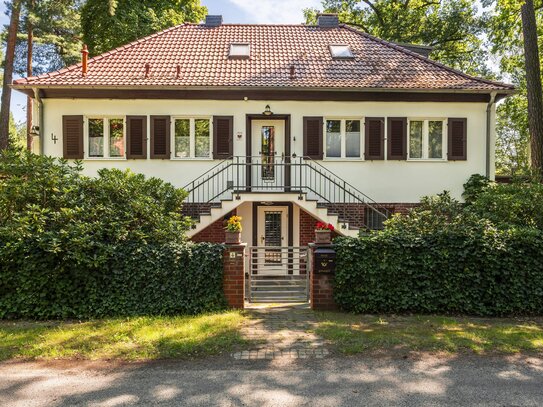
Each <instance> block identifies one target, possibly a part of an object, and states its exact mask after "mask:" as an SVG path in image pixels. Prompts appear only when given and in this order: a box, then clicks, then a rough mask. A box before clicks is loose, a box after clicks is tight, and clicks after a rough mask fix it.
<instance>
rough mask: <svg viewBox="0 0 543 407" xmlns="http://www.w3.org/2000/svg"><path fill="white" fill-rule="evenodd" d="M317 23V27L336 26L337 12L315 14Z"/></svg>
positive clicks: (337, 20) (337, 23)
mask: <svg viewBox="0 0 543 407" xmlns="http://www.w3.org/2000/svg"><path fill="white" fill-rule="evenodd" d="M317 25H318V26H319V28H336V27H338V26H339V18H338V16H337V14H333V13H323V14H319V15H317Z"/></svg>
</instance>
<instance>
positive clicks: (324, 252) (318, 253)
mask: <svg viewBox="0 0 543 407" xmlns="http://www.w3.org/2000/svg"><path fill="white" fill-rule="evenodd" d="M314 260H315V266H314V272H315V273H323V274H324V273H326V274H332V273H335V271H336V251H335V250H334V249H330V248H326V247H318V248H316V249H315V253H314Z"/></svg>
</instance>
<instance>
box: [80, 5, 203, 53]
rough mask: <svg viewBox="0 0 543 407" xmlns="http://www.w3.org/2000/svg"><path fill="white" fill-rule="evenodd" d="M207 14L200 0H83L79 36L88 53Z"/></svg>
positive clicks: (196, 19) (116, 45) (107, 48)
mask: <svg viewBox="0 0 543 407" xmlns="http://www.w3.org/2000/svg"><path fill="white" fill-rule="evenodd" d="M206 13H207V9H206V8H205V7H203V6H200V0H110V1H104V0H87V1H86V3H85V4H84V6H83V8H82V10H81V25H82V28H83V39H84V41H85V43H86V44H87V45H88V47H89V52H90V54H91V56H94V55H98V54H101V53H103V52H106V51H109V50H111V49H113V48H116V47H119V46H121V45H124V44H127V43H129V42H131V41H135V40H137V39H138V38H141V37H144V36H146V35H150V34H153V33H155V32H157V31H160V30H163V29H165V28H168V27H172V26H175V25H178V24H181V23H183V22H199V21H201V20H202V18H203V17H204V16H205V14H206Z"/></svg>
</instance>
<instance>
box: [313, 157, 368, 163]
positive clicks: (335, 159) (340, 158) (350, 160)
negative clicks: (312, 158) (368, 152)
mask: <svg viewBox="0 0 543 407" xmlns="http://www.w3.org/2000/svg"><path fill="white" fill-rule="evenodd" d="M322 161H325V162H355V163H359V162H363V161H365V160H364V159H362V158H354V157H353V158H347V157H345V158H343V157H324V159H323V160H322Z"/></svg>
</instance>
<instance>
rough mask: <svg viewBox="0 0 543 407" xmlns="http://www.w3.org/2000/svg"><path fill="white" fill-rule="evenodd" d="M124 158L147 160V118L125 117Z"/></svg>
mask: <svg viewBox="0 0 543 407" xmlns="http://www.w3.org/2000/svg"><path fill="white" fill-rule="evenodd" d="M126 158H147V116H127V117H126Z"/></svg>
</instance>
